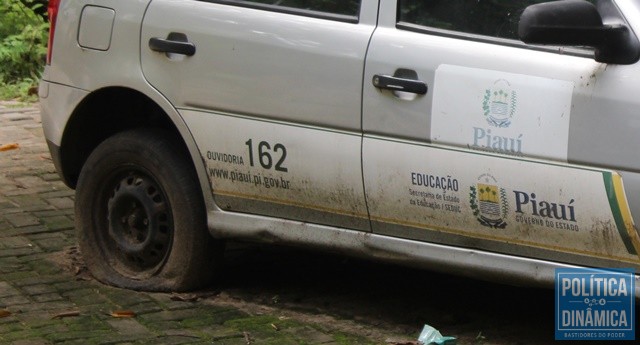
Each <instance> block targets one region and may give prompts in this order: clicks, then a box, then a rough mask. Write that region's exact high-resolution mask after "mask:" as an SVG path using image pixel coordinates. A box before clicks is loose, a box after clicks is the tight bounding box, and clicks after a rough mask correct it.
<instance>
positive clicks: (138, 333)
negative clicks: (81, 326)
mask: <svg viewBox="0 0 640 345" xmlns="http://www.w3.org/2000/svg"><path fill="white" fill-rule="evenodd" d="M107 323H108V324H109V325H110V326H111V327H112V328H113V329H114V330H115V331H116V332H118V334H119V335H121V336H132V335H133V336H135V338H128V340H135V339H140V338H148V337H153V336H155V335H154V333H152V332H151V331H149V330H148V329H147V328H146V327H145V326H143V325H141V324H140V322H138V321H137V320H135V319H114V320H109V321H107Z"/></svg>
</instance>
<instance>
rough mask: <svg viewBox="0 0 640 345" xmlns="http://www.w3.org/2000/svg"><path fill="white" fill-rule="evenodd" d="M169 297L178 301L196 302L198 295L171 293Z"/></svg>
mask: <svg viewBox="0 0 640 345" xmlns="http://www.w3.org/2000/svg"><path fill="white" fill-rule="evenodd" d="M170 299H171V300H172V301H178V302H197V301H198V299H200V297H198V296H197V295H188V294H177V293H173V294H171V297H170Z"/></svg>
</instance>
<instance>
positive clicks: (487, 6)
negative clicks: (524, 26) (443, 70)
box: [398, 0, 549, 39]
mask: <svg viewBox="0 0 640 345" xmlns="http://www.w3.org/2000/svg"><path fill="white" fill-rule="evenodd" d="M399 1H400V5H399V13H398V16H399V18H398V20H399V21H400V22H405V23H410V24H417V25H421V26H428V27H433V28H437V29H444V30H452V31H460V32H464V33H470V34H477V35H484V36H491V37H500V38H509V39H518V21H519V20H520V15H521V14H522V11H524V9H525V8H526V7H527V6H529V5H533V4H538V3H541V2H549V0H509V1H507V0H399Z"/></svg>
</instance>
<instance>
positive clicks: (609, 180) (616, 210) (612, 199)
mask: <svg viewBox="0 0 640 345" xmlns="http://www.w3.org/2000/svg"><path fill="white" fill-rule="evenodd" d="M602 177H603V178H604V188H605V189H606V191H607V198H608V199H609V206H611V213H612V214H613V219H614V220H615V222H616V228H617V229H618V233H619V234H620V238H621V239H622V242H623V243H624V246H625V247H626V248H627V251H628V252H629V254H633V255H638V252H636V249H635V247H634V246H633V241H632V240H631V237H630V236H629V233H628V232H627V226H626V225H625V223H624V218H623V216H622V212H621V211H620V205H619V204H618V199H617V198H616V190H615V187H614V185H613V177H612V174H611V173H610V172H603V173H602Z"/></svg>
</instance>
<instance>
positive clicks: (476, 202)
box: [469, 183, 509, 229]
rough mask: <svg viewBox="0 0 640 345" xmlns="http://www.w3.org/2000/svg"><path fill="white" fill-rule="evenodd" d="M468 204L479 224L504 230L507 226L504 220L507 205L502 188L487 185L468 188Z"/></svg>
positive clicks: (507, 209)
mask: <svg viewBox="0 0 640 345" xmlns="http://www.w3.org/2000/svg"><path fill="white" fill-rule="evenodd" d="M469 203H470V205H471V209H472V210H473V215H474V216H475V217H476V219H477V220H478V222H480V224H482V225H484V226H487V227H490V228H495V229H504V228H505V227H506V226H507V222H506V221H505V218H506V217H507V213H508V211H509V204H508V202H507V195H506V191H505V189H504V188H500V187H498V186H497V185H493V184H489V183H477V184H476V185H475V186H471V188H470V193H469Z"/></svg>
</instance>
